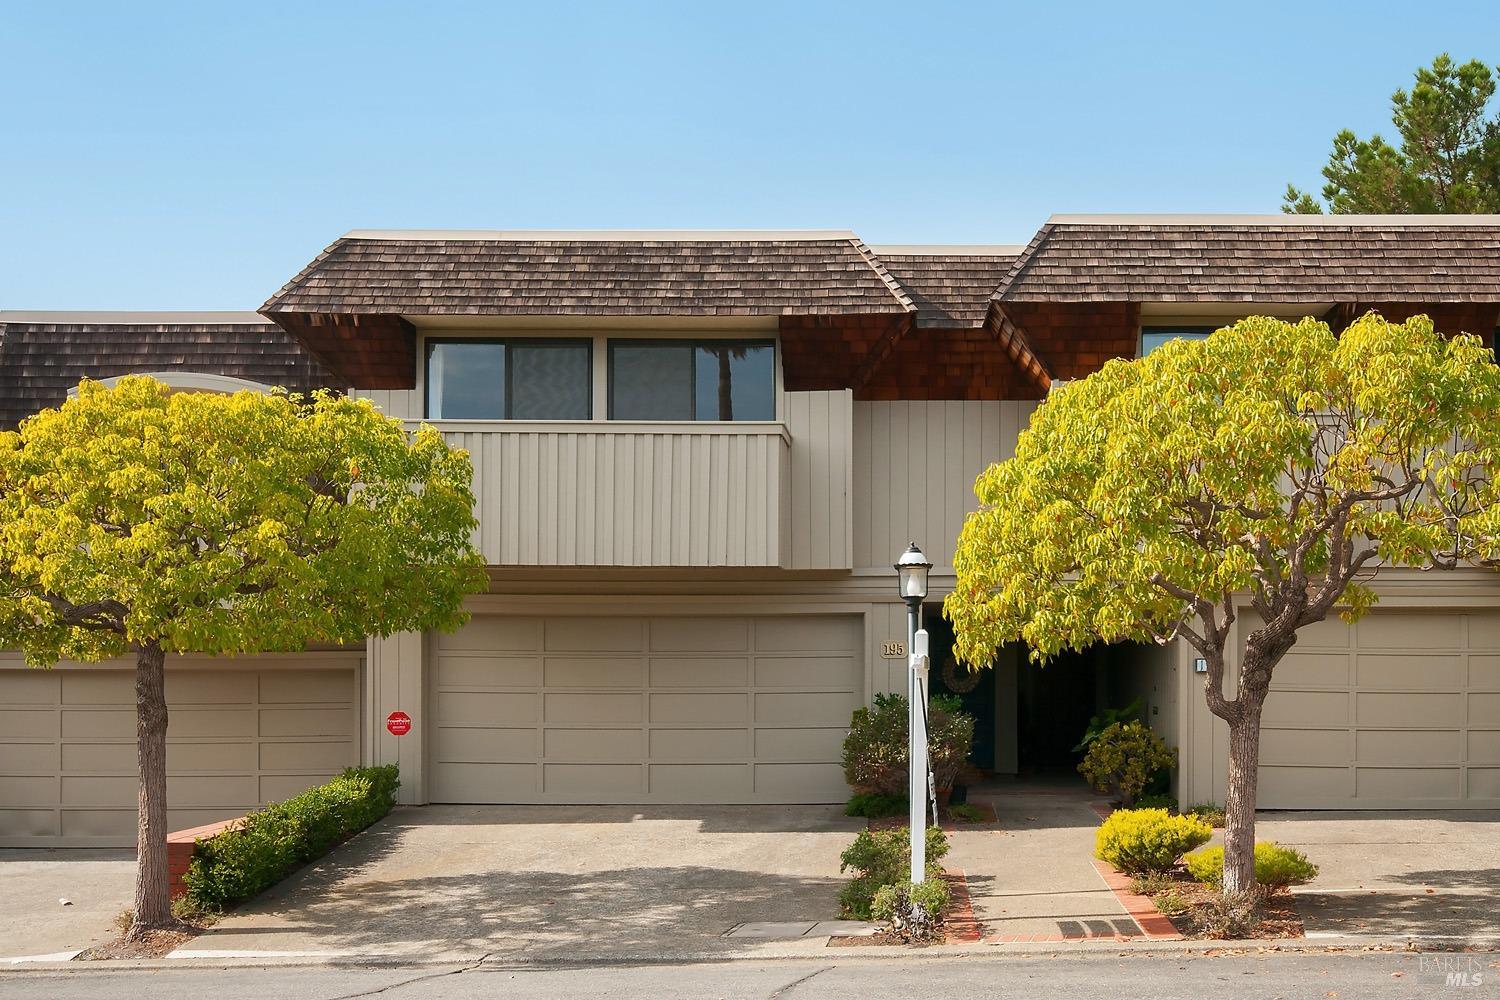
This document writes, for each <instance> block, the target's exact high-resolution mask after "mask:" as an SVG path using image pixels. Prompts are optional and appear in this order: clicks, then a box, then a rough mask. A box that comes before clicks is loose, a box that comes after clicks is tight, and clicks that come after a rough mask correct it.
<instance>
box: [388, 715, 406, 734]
mask: <svg viewBox="0 0 1500 1000" xmlns="http://www.w3.org/2000/svg"><path fill="white" fill-rule="evenodd" d="M385 728H386V729H388V730H390V733H391V735H392V736H405V735H406V734H407V733H409V732H411V716H409V715H407V714H406V713H405V712H392V713H391V714H390V715H387V716H386V717H385Z"/></svg>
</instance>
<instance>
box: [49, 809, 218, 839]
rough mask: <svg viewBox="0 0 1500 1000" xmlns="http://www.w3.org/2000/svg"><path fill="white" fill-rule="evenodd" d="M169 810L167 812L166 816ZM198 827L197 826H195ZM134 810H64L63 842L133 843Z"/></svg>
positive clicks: (134, 829)
mask: <svg viewBox="0 0 1500 1000" xmlns="http://www.w3.org/2000/svg"><path fill="white" fill-rule="evenodd" d="M170 814H171V810H168V815H170ZM195 825H199V824H195ZM135 832H136V814H135V809H134V808H130V809H64V810H63V811H62V833H61V836H62V838H63V839H64V840H109V841H112V842H114V843H117V844H119V845H121V846H126V845H129V844H133V843H134V842H135Z"/></svg>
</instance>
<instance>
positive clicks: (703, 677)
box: [650, 656, 750, 688]
mask: <svg viewBox="0 0 1500 1000" xmlns="http://www.w3.org/2000/svg"><path fill="white" fill-rule="evenodd" d="M650 682H651V687H653V688H714V687H746V686H748V684H749V683H750V661H749V660H748V659H747V658H745V657H743V656H738V657H725V656H714V657H707V656H674V657H660V656H656V657H652V658H651V672H650Z"/></svg>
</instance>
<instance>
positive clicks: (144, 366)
mask: <svg viewBox="0 0 1500 1000" xmlns="http://www.w3.org/2000/svg"><path fill="white" fill-rule="evenodd" d="M174 370H176V371H183V372H199V373H206V374H211V375H228V376H231V377H234V378H242V379H249V380H251V381H254V382H261V383H264V384H266V385H277V386H284V387H286V388H288V389H292V390H294V391H299V392H306V391H310V390H312V389H317V388H323V387H330V388H339V387H342V382H341V380H339V379H337V378H336V377H334V375H333V374H332V373H331V372H329V371H328V370H327V369H326V368H324V367H323V366H322V365H320V364H318V363H317V362H316V361H314V360H313V359H312V357H311V356H310V355H309V354H308V353H307V352H306V351H305V350H303V348H302V346H301V345H300V344H298V343H297V341H296V340H295V339H294V338H293V337H292V336H291V335H289V334H288V333H286V332H285V331H284V330H282V329H281V328H280V327H278V326H276V325H275V324H274V323H268V322H266V321H265V320H264V319H262V318H261V317H260V316H257V315H256V314H254V313H232V312H226V313H78V312H55V313H44V312H0V428H14V427H15V426H16V425H17V424H18V423H20V422H21V421H22V420H23V419H25V418H26V417H28V416H30V415H31V414H33V413H35V412H37V411H38V410H41V409H44V408H46V407H49V406H57V405H59V404H61V403H62V402H63V400H64V399H66V398H67V395H68V390H69V389H72V388H73V387H74V386H76V385H77V384H78V382H79V381H80V380H81V379H83V378H85V377H88V378H94V379H103V378H109V377H110V376H113V375H126V374H130V373H133V372H162V371H174Z"/></svg>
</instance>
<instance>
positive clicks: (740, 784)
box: [648, 764, 754, 802]
mask: <svg viewBox="0 0 1500 1000" xmlns="http://www.w3.org/2000/svg"><path fill="white" fill-rule="evenodd" d="M648 780H649V781H650V789H649V791H650V793H651V796H652V797H653V798H660V799H662V800H664V801H668V802H703V801H705V800H713V799H718V798H725V797H731V798H732V797H746V796H749V795H750V794H751V793H752V792H753V791H754V789H753V785H752V782H751V772H750V765H749V764H652V765H651V767H650V771H649V779H648Z"/></svg>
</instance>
